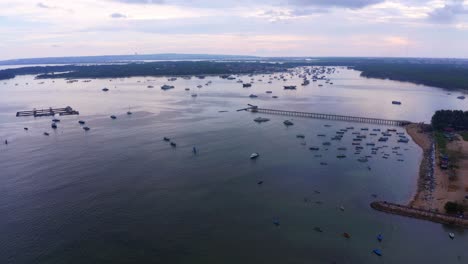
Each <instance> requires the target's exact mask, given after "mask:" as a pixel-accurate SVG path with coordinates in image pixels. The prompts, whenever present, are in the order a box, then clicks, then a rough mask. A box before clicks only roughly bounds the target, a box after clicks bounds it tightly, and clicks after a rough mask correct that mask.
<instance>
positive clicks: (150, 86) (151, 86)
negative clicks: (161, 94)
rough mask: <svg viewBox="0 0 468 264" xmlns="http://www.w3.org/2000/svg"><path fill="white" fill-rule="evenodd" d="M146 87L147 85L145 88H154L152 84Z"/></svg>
mask: <svg viewBox="0 0 468 264" xmlns="http://www.w3.org/2000/svg"><path fill="white" fill-rule="evenodd" d="M146 87H147V88H154V86H153V85H148V86H146Z"/></svg>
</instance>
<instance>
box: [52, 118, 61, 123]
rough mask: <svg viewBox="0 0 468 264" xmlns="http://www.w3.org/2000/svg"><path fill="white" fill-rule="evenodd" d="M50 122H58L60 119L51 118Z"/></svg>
mask: <svg viewBox="0 0 468 264" xmlns="http://www.w3.org/2000/svg"><path fill="white" fill-rule="evenodd" d="M52 122H55V123H58V122H60V119H57V118H54V119H52Z"/></svg>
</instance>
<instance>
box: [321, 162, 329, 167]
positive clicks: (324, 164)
mask: <svg viewBox="0 0 468 264" xmlns="http://www.w3.org/2000/svg"><path fill="white" fill-rule="evenodd" d="M320 165H323V166H326V165H328V163H326V162H320Z"/></svg>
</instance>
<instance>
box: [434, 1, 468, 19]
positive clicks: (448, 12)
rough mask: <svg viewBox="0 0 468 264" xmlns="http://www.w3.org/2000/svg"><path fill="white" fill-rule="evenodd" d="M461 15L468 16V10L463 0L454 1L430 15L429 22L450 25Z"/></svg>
mask: <svg viewBox="0 0 468 264" xmlns="http://www.w3.org/2000/svg"><path fill="white" fill-rule="evenodd" d="M461 14H468V10H466V9H465V8H464V6H463V0H454V1H450V2H448V3H447V4H445V5H444V6H443V7H441V8H438V9H435V10H434V11H432V12H431V13H429V20H430V21H432V22H437V23H450V22H453V21H455V20H456V18H457V17H458V16H459V15H461Z"/></svg>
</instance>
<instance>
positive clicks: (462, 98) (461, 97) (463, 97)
mask: <svg viewBox="0 0 468 264" xmlns="http://www.w3.org/2000/svg"><path fill="white" fill-rule="evenodd" d="M457 98H458V99H460V100H465V96H463V95H462V96H458V97H457Z"/></svg>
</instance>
